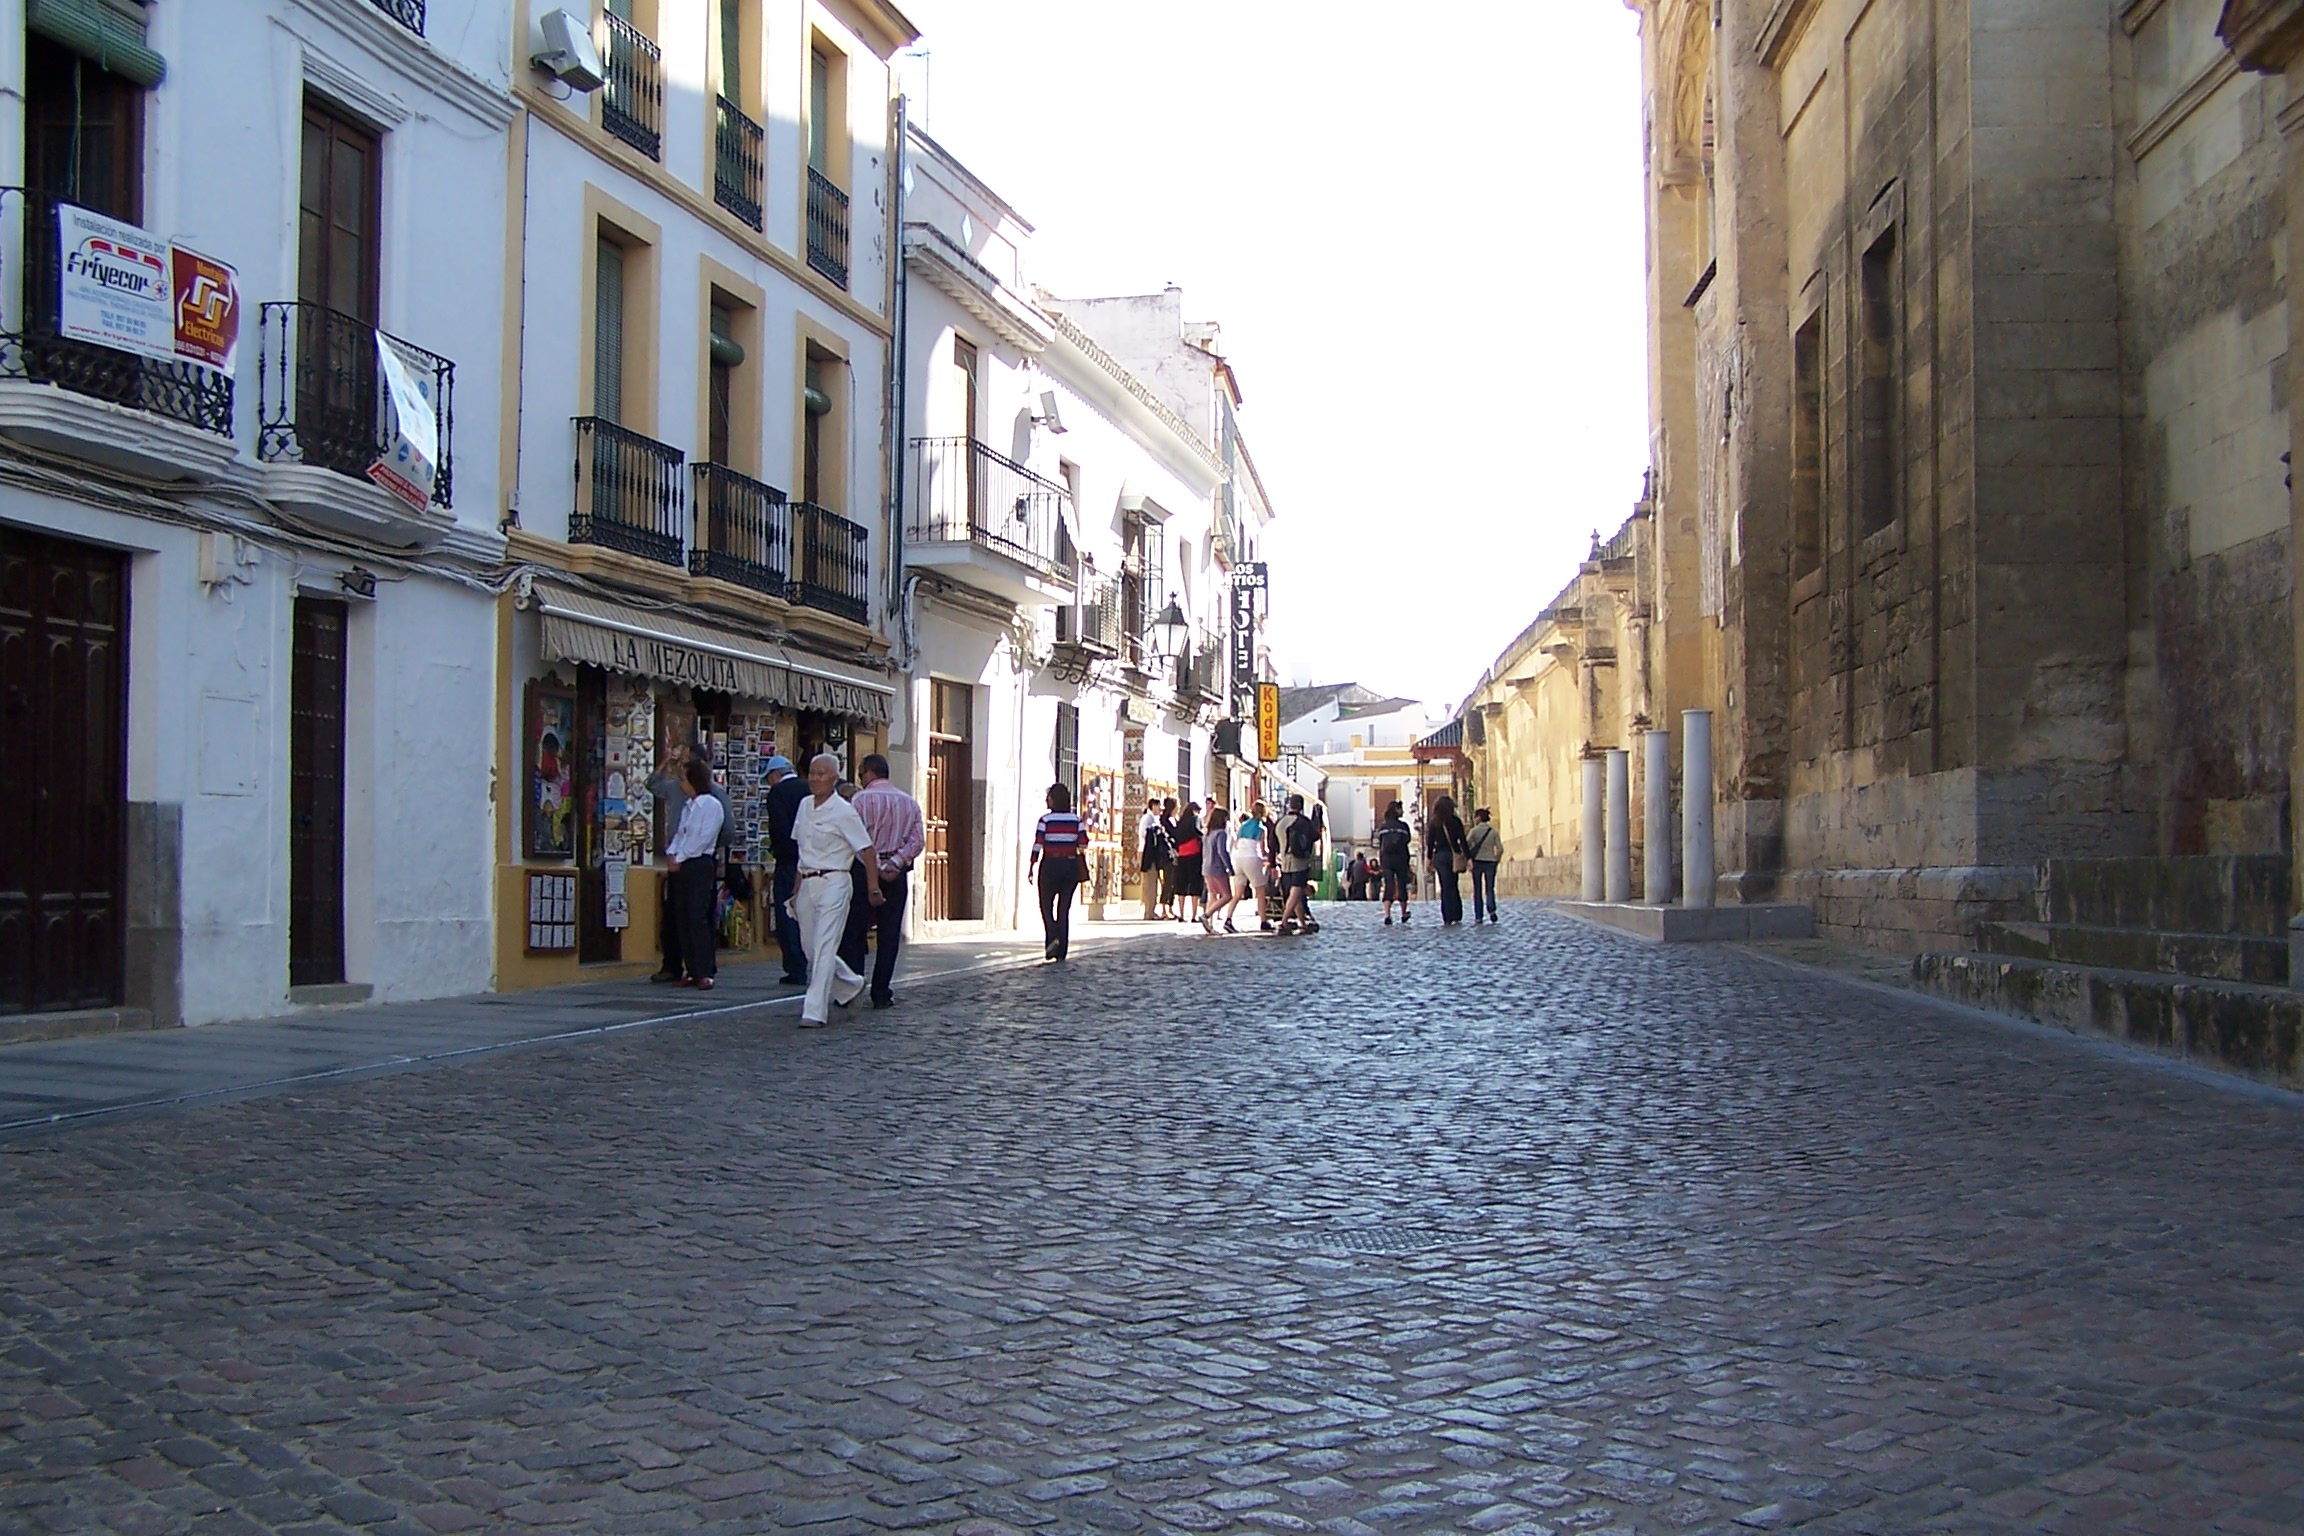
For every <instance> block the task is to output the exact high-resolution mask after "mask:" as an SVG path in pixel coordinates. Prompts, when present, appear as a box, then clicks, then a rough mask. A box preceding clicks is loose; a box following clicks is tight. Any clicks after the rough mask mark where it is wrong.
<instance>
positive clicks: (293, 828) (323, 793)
mask: <svg viewBox="0 0 2304 1536" xmlns="http://www.w3.org/2000/svg"><path fill="white" fill-rule="evenodd" d="M346 617H347V615H346V611H345V607H344V605H343V604H342V603H339V602H333V601H331V600H329V599H328V598H324V597H299V598H297V599H296V616H295V620H294V627H295V639H294V648H293V653H292V655H291V656H290V659H289V667H288V984H289V985H290V986H292V987H319V986H328V985H331V984H333V983H335V982H339V981H342V980H343V979H344V636H345V630H346Z"/></svg>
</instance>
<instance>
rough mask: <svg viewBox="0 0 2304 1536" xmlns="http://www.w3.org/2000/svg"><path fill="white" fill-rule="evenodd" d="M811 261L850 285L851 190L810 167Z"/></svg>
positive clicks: (809, 247)
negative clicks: (849, 222)
mask: <svg viewBox="0 0 2304 1536" xmlns="http://www.w3.org/2000/svg"><path fill="white" fill-rule="evenodd" d="M808 265H809V266H811V267H813V268H815V269H816V270H817V271H818V272H821V273H823V274H824V276H826V277H828V278H830V279H831V280H832V281H833V282H835V283H837V284H838V285H839V286H841V287H843V288H845V287H847V286H848V194H847V193H845V192H843V191H841V190H840V189H839V187H837V186H835V185H834V184H833V181H832V178H831V177H829V176H827V175H825V174H824V173H823V172H822V171H820V170H818V169H816V167H814V166H810V167H808Z"/></svg>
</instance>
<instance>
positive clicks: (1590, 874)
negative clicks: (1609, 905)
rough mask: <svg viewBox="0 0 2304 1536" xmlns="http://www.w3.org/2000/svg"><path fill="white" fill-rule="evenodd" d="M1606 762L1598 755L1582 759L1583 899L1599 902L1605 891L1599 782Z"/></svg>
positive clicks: (1603, 775)
mask: <svg viewBox="0 0 2304 1536" xmlns="http://www.w3.org/2000/svg"><path fill="white" fill-rule="evenodd" d="M1607 771H1608V765H1607V764H1606V763H1604V762H1602V761H1601V760H1600V759H1599V758H1597V757H1587V758H1586V759H1584V805H1583V811H1584V887H1583V892H1582V894H1583V899H1584V900H1586V901H1598V900H1599V899H1600V898H1601V896H1602V895H1603V894H1605V890H1604V886H1603V878H1604V877H1603V875H1602V869H1603V867H1604V866H1603V865H1602V863H1601V859H1602V858H1603V856H1604V847H1603V844H1602V842H1601V837H1600V827H1601V820H1600V795H1601V784H1602V782H1603V780H1604V778H1605V776H1606V774H1607Z"/></svg>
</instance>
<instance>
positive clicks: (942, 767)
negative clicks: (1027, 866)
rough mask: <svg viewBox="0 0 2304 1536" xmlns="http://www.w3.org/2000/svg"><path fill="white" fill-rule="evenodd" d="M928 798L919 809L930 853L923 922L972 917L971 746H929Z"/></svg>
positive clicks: (925, 864) (924, 867)
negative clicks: (968, 890)
mask: <svg viewBox="0 0 2304 1536" xmlns="http://www.w3.org/2000/svg"><path fill="white" fill-rule="evenodd" d="M927 789H928V798H927V800H926V801H925V802H924V803H923V804H922V805H921V807H920V816H921V820H922V822H923V823H925V825H926V830H927V851H926V852H925V853H923V854H922V855H921V857H920V868H921V897H922V899H923V901H924V902H925V903H926V906H925V909H924V910H923V912H922V913H921V915H922V916H923V917H927V918H931V919H938V920H941V919H944V918H950V917H963V916H965V915H967V897H966V885H967V863H968V860H967V853H966V849H967V846H968V845H967V841H966V834H967V823H968V814H967V808H966V803H967V796H968V743H966V742H964V741H931V742H930V743H929V745H928V784H927Z"/></svg>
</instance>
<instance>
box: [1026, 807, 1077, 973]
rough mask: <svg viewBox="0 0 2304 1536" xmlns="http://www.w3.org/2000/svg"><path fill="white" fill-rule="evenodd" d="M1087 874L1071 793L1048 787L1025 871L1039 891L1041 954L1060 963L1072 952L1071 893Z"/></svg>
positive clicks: (1033, 832)
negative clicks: (1045, 808)
mask: <svg viewBox="0 0 2304 1536" xmlns="http://www.w3.org/2000/svg"><path fill="white" fill-rule="evenodd" d="M1087 874H1088V827H1087V824H1086V823H1085V822H1083V821H1081V819H1080V818H1079V816H1078V815H1077V814H1075V813H1074V811H1073V809H1072V791H1071V790H1070V789H1069V788H1067V787H1066V786H1064V785H1062V784H1051V785H1049V786H1048V814H1047V815H1045V816H1043V817H1041V818H1040V823H1039V825H1038V826H1036V827H1034V828H1033V830H1032V863H1031V868H1030V869H1029V871H1027V875H1028V878H1032V879H1034V880H1035V881H1036V883H1037V884H1038V885H1039V887H1040V926H1041V928H1042V929H1043V930H1045V932H1046V934H1047V942H1046V944H1045V945H1044V946H1043V947H1042V949H1041V954H1042V955H1043V956H1044V957H1046V958H1047V959H1050V960H1061V959H1063V958H1064V957H1065V956H1066V955H1067V954H1069V953H1070V952H1071V949H1072V893H1073V892H1074V891H1076V890H1078V889H1079V888H1080V882H1081V881H1082V880H1083V879H1085V878H1086V877H1087Z"/></svg>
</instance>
